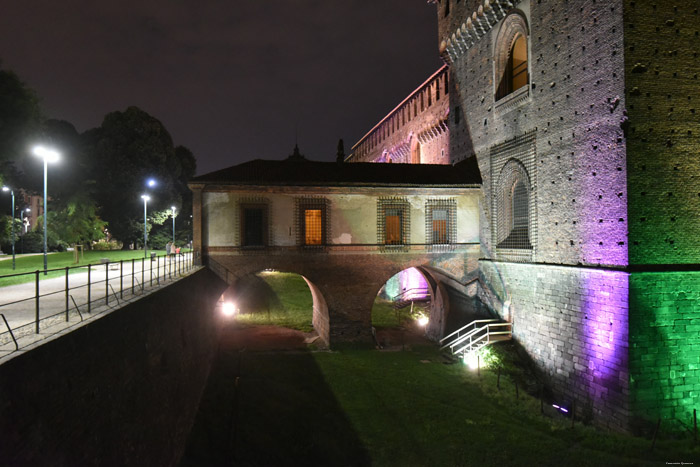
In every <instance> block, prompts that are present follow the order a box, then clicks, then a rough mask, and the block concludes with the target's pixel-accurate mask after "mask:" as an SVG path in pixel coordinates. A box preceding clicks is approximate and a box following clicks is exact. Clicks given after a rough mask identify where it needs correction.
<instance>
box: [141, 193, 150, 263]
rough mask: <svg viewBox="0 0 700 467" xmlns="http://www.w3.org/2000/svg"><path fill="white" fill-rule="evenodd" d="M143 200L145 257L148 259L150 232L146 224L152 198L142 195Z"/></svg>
mask: <svg viewBox="0 0 700 467" xmlns="http://www.w3.org/2000/svg"><path fill="white" fill-rule="evenodd" d="M141 198H142V199H143V257H144V258H147V257H148V230H147V225H148V224H146V213H147V207H146V206H147V205H148V200H150V199H151V197H150V196H148V195H141Z"/></svg>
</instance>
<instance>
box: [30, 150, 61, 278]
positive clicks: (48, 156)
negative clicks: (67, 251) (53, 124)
mask: <svg viewBox="0 0 700 467" xmlns="http://www.w3.org/2000/svg"><path fill="white" fill-rule="evenodd" d="M33 152H34V155H35V156H38V157H41V158H42V159H44V275H46V270H47V262H46V251H47V246H46V217H47V216H48V213H49V210H48V208H47V204H48V203H47V201H48V199H47V194H46V181H47V176H46V173H47V166H48V163H49V162H56V161H58V158H59V157H60V154H59V153H58V152H56V151H54V150H53V149H48V148H45V147H44V146H36V147H35V148H34V151H33Z"/></svg>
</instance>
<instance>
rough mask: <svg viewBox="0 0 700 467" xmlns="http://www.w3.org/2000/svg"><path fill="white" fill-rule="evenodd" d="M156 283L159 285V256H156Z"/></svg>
mask: <svg viewBox="0 0 700 467" xmlns="http://www.w3.org/2000/svg"><path fill="white" fill-rule="evenodd" d="M156 284H158V285H160V256H156Z"/></svg>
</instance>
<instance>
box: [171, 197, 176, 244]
mask: <svg viewBox="0 0 700 467" xmlns="http://www.w3.org/2000/svg"><path fill="white" fill-rule="evenodd" d="M170 208H171V209H172V210H173V248H174V247H175V206H171V207H170Z"/></svg>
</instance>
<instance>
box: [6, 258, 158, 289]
mask: <svg viewBox="0 0 700 467" xmlns="http://www.w3.org/2000/svg"><path fill="white" fill-rule="evenodd" d="M151 252H155V253H157V254H158V256H163V255H164V254H165V250H148V254H149V256H150V254H151ZM102 258H109V260H110V261H120V260H124V261H127V260H128V261H131V259H132V258H134V259H136V260H138V261H140V260H141V258H143V250H111V251H86V252H85V254H84V255H83V257H82V258H81V259H80V263H77V264H76V263H75V258H74V256H73V252H72V251H66V252H62V253H49V255H48V257H47V263H48V268H49V269H59V268H65V267H66V266H68V267H74V266H87V265H88V264H99V263H100V260H101V259H102ZM43 270H44V256H43V255H41V254H39V255H31V256H30V255H17V256H16V269H15V270H13V269H12V258H11V257H10V258H8V259H4V260H2V261H0V276H6V275H10V274H23V273H33V272H35V271H43ZM74 272H83V271H82V270H81V269H75V270H74ZM64 274H65V271H53V272H49V273H48V274H47V275H46V276H44V275H43V274H40V278H41V279H44V278H47V277H57V276H62V275H64ZM33 280H34V275H33V274H25V275H19V276H15V277H5V278H0V287H4V286H7V285H13V284H22V283H25V282H31V281H33Z"/></svg>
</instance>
